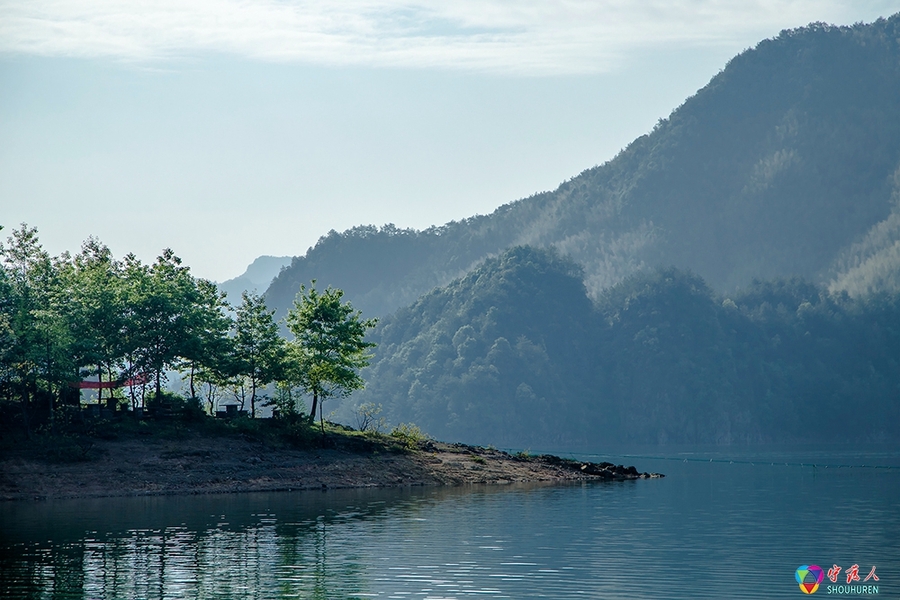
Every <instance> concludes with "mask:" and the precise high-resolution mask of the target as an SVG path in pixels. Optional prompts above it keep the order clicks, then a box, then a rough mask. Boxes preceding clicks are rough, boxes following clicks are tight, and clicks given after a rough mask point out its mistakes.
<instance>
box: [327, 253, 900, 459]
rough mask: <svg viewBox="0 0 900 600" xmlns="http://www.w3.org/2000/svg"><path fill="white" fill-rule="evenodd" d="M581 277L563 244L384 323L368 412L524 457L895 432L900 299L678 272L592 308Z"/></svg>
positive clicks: (654, 276)
mask: <svg viewBox="0 0 900 600" xmlns="http://www.w3.org/2000/svg"><path fill="white" fill-rule="evenodd" d="M582 277H583V275H582V271H581V269H580V267H579V266H578V265H576V264H575V263H574V262H572V261H570V260H568V259H566V258H561V257H560V256H559V255H558V254H556V253H555V252H554V251H548V250H540V249H535V248H530V247H516V248H513V249H511V250H509V251H508V252H506V253H504V254H502V255H501V256H500V257H498V258H495V259H489V260H488V261H486V262H485V263H484V264H483V265H482V266H480V267H479V268H477V269H475V270H473V271H472V272H470V273H468V274H467V275H466V276H465V277H463V278H461V279H458V280H456V281H454V282H452V283H451V284H450V285H448V286H446V287H445V288H442V289H437V290H434V291H432V292H431V293H429V294H427V295H425V296H423V297H422V298H420V299H419V300H418V301H416V302H415V303H414V304H412V305H411V306H409V307H407V308H403V309H401V310H400V311H398V312H397V313H396V314H395V315H392V316H391V317H388V318H386V319H384V320H383V321H382V322H381V324H380V326H379V327H378V328H377V330H376V331H375V332H374V335H373V337H372V339H373V341H375V342H376V343H377V344H378V347H377V351H376V357H375V359H374V360H373V364H372V366H371V367H370V368H369V369H367V370H365V371H364V372H363V376H364V377H366V378H367V379H368V380H369V386H368V387H367V389H366V390H364V391H362V392H361V393H360V394H359V396H358V397H357V400H358V402H367V403H375V404H381V405H383V407H384V410H385V412H386V414H387V416H388V418H389V420H391V421H393V422H399V421H408V420H412V421H415V422H416V423H417V424H419V425H420V426H421V427H422V428H423V429H424V430H426V431H428V432H429V433H430V434H432V435H436V436H438V437H439V438H447V439H460V440H463V441H469V442H475V443H491V444H495V445H503V446H513V447H529V446H533V447H547V446H557V447H575V446H584V447H596V445H597V444H598V443H610V442H617V443H623V442H624V443H629V442H630V443H642V444H643V443H650V444H658V443H718V444H730V443H753V442H771V441H816V442H822V441H828V442H833V441H860V440H865V441H885V440H897V439H900V295H898V294H896V293H893V294H889V293H880V294H874V295H869V296H866V297H864V298H853V297H851V296H849V295H847V294H846V293H830V292H828V291H827V290H826V289H824V288H821V287H819V286H816V285H814V284H812V283H809V282H806V281H804V280H802V279H798V278H791V279H778V280H771V281H765V282H761V281H755V282H753V283H751V284H750V285H749V286H748V287H747V288H745V289H744V290H742V291H739V292H737V293H734V294H729V295H728V296H722V295H719V294H717V293H716V292H714V291H712V290H711V289H710V287H709V286H707V284H706V283H705V282H704V281H703V279H701V278H700V277H699V276H697V275H695V274H693V273H691V272H688V271H683V270H680V269H676V268H671V267H670V268H661V269H655V270H649V271H645V272H641V273H639V274H636V275H633V276H631V277H628V278H626V279H625V280H623V281H622V282H620V283H618V284H616V285H615V286H612V287H611V288H608V289H607V290H606V291H605V292H604V293H603V294H602V296H601V297H600V298H599V299H598V301H597V302H592V301H591V300H590V298H589V297H588V294H587V290H586V288H585V286H584V283H583V280H582ZM344 410H345V418H348V419H349V415H350V412H351V411H352V407H351V406H349V405H348V406H345V407H344Z"/></svg>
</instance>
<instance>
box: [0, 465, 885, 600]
mask: <svg viewBox="0 0 900 600" xmlns="http://www.w3.org/2000/svg"><path fill="white" fill-rule="evenodd" d="M652 452H653V456H655V457H657V458H648V457H647V456H649V455H650V453H649V452H645V453H643V454H642V455H640V456H642V457H639V456H637V455H635V454H631V455H630V456H627V455H623V454H618V455H613V454H604V455H599V454H595V455H585V454H581V455H571V454H569V456H578V457H582V458H589V459H592V460H603V459H607V458H608V459H610V460H612V461H613V462H617V463H623V462H624V463H625V464H635V465H636V466H637V467H638V468H639V469H640V470H642V471H660V472H664V473H666V474H667V475H668V477H666V478H665V479H659V480H644V481H629V482H619V483H612V484H609V483H591V484H584V485H582V484H578V485H564V486H513V485H510V486H487V487H474V488H426V489H422V488H418V489H411V490H410V489H403V490H369V491H361V490H350V491H341V490H335V491H326V492H302V493H271V494H239V495H214V496H193V497H153V498H128V499H102V500H72V501H54V502H35V503H8V502H7V503H3V504H0V526H2V529H0V596H6V597H15V598H54V599H56V598H85V599H99V598H103V599H106V598H109V599H112V598H430V599H434V600H436V599H445V598H579V597H585V598H723V597H724V598H800V597H803V596H804V594H802V593H801V592H800V589H799V586H798V584H797V582H796V581H795V579H794V573H795V570H796V569H797V567H799V566H800V565H810V564H816V565H820V566H822V567H823V568H824V569H825V570H827V569H829V568H831V567H832V566H834V565H838V566H840V567H841V568H842V570H841V573H840V574H839V577H838V580H837V583H836V584H832V583H831V581H829V579H828V578H826V579H825V580H824V581H823V582H822V584H821V587H820V588H819V590H818V592H817V594H818V595H828V590H827V588H826V586H828V585H835V586H836V585H844V586H846V572H847V571H848V570H849V569H850V568H851V566H852V565H854V564H855V565H858V567H859V575H860V581H859V582H853V585H855V586H860V585H866V586H869V585H872V584H876V585H877V586H878V595H879V596H882V597H886V598H900V452H897V451H883V450H878V449H876V450H868V451H866V452H811V451H770V450H769V451H746V450H745V451H734V450H718V451H711V452H706V451H698V450H696V449H695V450H693V451H685V452H679V451H673V450H671V449H667V450H665V451H664V452H663V451H661V450H660V449H656V450H654V451H652ZM710 461H712V462H710ZM732 461H733V462H732ZM773 463H774V464H773ZM785 463H788V464H785ZM813 463H815V464H816V465H817V466H815V467H813V466H812V464H813ZM801 465H802V466H801ZM826 465H827V468H826ZM842 465H844V466H842ZM851 465H852V466H853V467H852V468H850V466H851ZM863 465H866V466H865V467H863ZM873 466H878V468H872V467H873ZM839 467H840V468H839ZM873 566H875V567H876V571H875V574H876V576H877V577H878V579H879V581H878V582H877V583H876V582H875V581H874V579H872V580H870V581H868V582H865V583H863V579H864V578H865V577H866V576H867V575H868V574H869V573H870V570H871V568H872V567H873ZM855 589H857V590H859V589H861V588H858V587H857V588H855ZM831 595H832V596H835V594H831ZM841 596H843V597H858V594H856V593H849V594H848V593H844V594H842V595H838V597H841Z"/></svg>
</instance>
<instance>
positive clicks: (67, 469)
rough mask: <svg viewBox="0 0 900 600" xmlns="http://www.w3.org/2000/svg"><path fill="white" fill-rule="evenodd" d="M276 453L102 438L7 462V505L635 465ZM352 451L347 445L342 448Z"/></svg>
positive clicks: (456, 447) (1, 475)
mask: <svg viewBox="0 0 900 600" xmlns="http://www.w3.org/2000/svg"><path fill="white" fill-rule="evenodd" d="M330 446H331V447H326V448H312V449H292V448H284V447H282V448H272V447H270V446H268V445H266V444H263V443H260V442H258V441H254V440H250V439H241V438H230V439H222V438H217V437H202V436H201V437H192V438H189V439H168V440H161V439H124V440H97V442H96V445H95V446H94V447H92V449H91V458H90V459H89V460H82V461H78V462H60V461H48V460H39V459H35V458H29V457H28V456H26V455H24V454H22V453H19V454H17V455H13V456H4V457H0V500H7V501H14V500H34V499H41V500H43V499H60V498H92V497H113V496H143V495H163V494H215V493H235V492H260V491H282V490H285V491H286V490H311V489H328V488H335V489H337V488H365V487H396V486H434V485H456V486H458V485H470V484H507V483H521V482H566V481H627V480H635V479H648V478H655V477H662V475H659V474H656V473H641V472H639V471H638V470H637V469H636V468H635V467H625V466H623V465H614V464H612V463H606V462H604V463H584V462H579V461H574V460H569V459H565V458H560V457H557V456H551V455H540V456H532V455H526V454H516V455H512V454H509V453H507V452H503V451H501V450H496V449H493V448H482V447H479V446H469V445H465V444H447V443H442V442H434V441H430V440H427V441H422V442H418V443H417V444H416V445H415V446H414V447H410V448H404V449H398V448H397V447H395V446H394V447H388V446H385V445H379V444H368V445H362V446H360V445H359V444H357V445H356V447H352V445H351V447H342V444H340V443H332V444H330ZM344 446H346V444H345V445H344Z"/></svg>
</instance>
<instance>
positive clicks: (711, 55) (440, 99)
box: [0, 0, 900, 280]
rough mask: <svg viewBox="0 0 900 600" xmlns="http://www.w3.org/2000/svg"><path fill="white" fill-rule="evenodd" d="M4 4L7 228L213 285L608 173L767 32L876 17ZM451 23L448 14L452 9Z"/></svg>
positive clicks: (623, 9) (676, 7)
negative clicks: (21, 226)
mask: <svg viewBox="0 0 900 600" xmlns="http://www.w3.org/2000/svg"><path fill="white" fill-rule="evenodd" d="M184 4H186V3H184V2H181V1H180V0H179V1H177V2H176V1H175V0H165V1H159V2H148V1H137V0H105V1H100V0H98V1H95V2H79V1H68V2H67V1H64V0H27V1H18V0H0V224H2V225H4V226H6V228H7V232H5V233H8V229H9V228H11V227H15V226H17V225H18V223H20V222H23V221H25V222H27V223H29V224H30V225H34V226H37V227H38V229H39V230H40V232H41V238H42V241H43V242H44V245H45V247H47V249H48V250H50V251H51V252H52V253H58V252H60V251H62V250H65V249H69V250H73V251H75V250H77V249H78V247H79V246H80V243H81V241H82V240H83V239H84V238H86V237H87V236H88V235H92V234H93V235H97V236H98V237H100V239H101V240H103V241H104V242H106V243H107V244H108V245H109V246H110V247H111V248H112V249H113V252H114V253H115V254H116V255H117V256H121V255H122V254H124V253H125V252H128V251H133V252H135V253H136V254H138V256H140V257H141V258H142V259H144V260H147V261H150V260H153V257H154V256H155V255H156V254H158V253H159V251H160V250H161V249H162V248H163V247H167V246H168V247H172V248H173V249H174V250H175V251H176V252H177V253H178V254H179V255H180V256H181V257H182V258H184V259H185V261H186V263H187V264H189V265H190V266H191V267H192V269H193V271H194V273H195V274H197V275H199V276H203V277H209V278H211V279H218V280H223V279H227V278H229V277H233V276H235V275H237V274H239V273H240V272H241V271H243V268H244V267H245V266H246V265H247V264H248V263H249V262H250V261H252V260H253V259H254V258H255V257H256V256H259V255H261V254H275V255H292V254H302V253H304V252H305V251H306V249H307V248H308V247H309V246H310V245H312V244H314V243H315V241H316V239H317V238H318V237H319V236H320V235H322V234H324V233H326V232H327V231H328V230H330V229H337V230H343V229H346V228H348V227H351V226H353V225H357V224H368V223H374V224H383V223H387V222H393V223H396V224H397V225H398V226H404V227H405V226H409V227H416V228H424V227H427V226H429V225H432V224H440V223H444V222H446V221H448V220H451V219H460V218H464V217H467V216H470V215H473V214H476V213H482V214H483V213H488V212H490V211H492V210H493V209H495V208H496V207H497V206H500V205H501V204H505V203H507V202H510V201H513V200H516V199H519V198H521V197H525V196H528V195H530V194H532V193H535V192H539V191H543V190H548V189H553V188H555V187H556V186H557V185H558V184H559V183H560V182H562V181H564V180H565V179H568V178H569V177H572V176H574V175H576V174H578V173H579V172H580V171H582V170H584V169H586V168H589V167H591V166H594V165H596V164H599V163H602V162H605V161H606V160H608V159H610V158H612V157H613V156H614V155H615V154H616V152H618V151H619V150H620V149H621V148H622V147H624V146H625V145H626V144H627V143H628V142H630V141H631V140H632V139H634V138H635V137H637V136H638V135H641V134H643V133H646V132H647V131H649V130H650V129H651V128H652V127H653V125H654V123H655V122H656V121H657V120H658V119H659V118H661V117H665V116H667V115H668V114H669V113H670V112H671V110H672V109H674V108H675V107H676V106H678V105H679V104H681V102H683V101H684V99H685V98H686V97H687V96H689V95H690V94H692V93H694V92H695V91H696V90H697V89H698V88H700V87H702V86H703V85H704V84H705V83H706V82H707V81H708V80H709V79H710V78H711V77H712V76H713V75H715V73H716V72H717V71H718V70H719V69H721V68H722V67H723V66H724V65H725V63H726V62H727V60H728V59H729V58H731V57H732V56H733V55H735V54H737V53H738V52H740V51H742V50H743V49H745V48H747V47H750V46H752V45H755V44H756V42H758V41H759V40H760V39H763V38H766V37H772V36H775V35H777V34H778V32H779V31H780V30H781V29H784V28H789V27H798V26H802V25H805V24H807V23H809V22H811V21H825V22H833V23H839V24H851V23H853V22H857V21H866V22H868V21H872V20H874V19H875V18H877V17H879V16H888V15H890V14H892V13H894V12H897V11H900V0H897V1H895V2H886V1H856V2H849V1H837V0H816V1H787V0H770V1H766V0H756V1H749V0H747V1H740V0H738V1H732V2H724V1H712V0H682V1H675V2H652V1H640V2H628V1H623V0H618V1H613V0H605V1H595V2H581V1H578V0H571V1H569V2H549V1H542V2H537V1H531V2H525V1H523V2H517V3H510V2H501V1H500V0H479V1H473V2H468V1H456V2H452V3H438V2H423V1H420V2H398V1H395V0H347V1H343V2H331V3H327V2H326V3H323V2H294V1H287V0H284V1H275V0H267V1H260V2H254V3H250V2H239V1H236V0H197V1H195V2H192V3H189V4H190V6H189V7H185V6H183V5H184ZM443 4H448V5H451V6H443Z"/></svg>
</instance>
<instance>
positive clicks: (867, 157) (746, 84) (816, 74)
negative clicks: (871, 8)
mask: <svg viewBox="0 0 900 600" xmlns="http://www.w3.org/2000/svg"><path fill="white" fill-rule="evenodd" d="M898 40H900V15H894V16H892V17H891V18H889V19H882V20H879V21H877V22H875V23H872V24H869V25H863V24H859V25H854V26H852V27H835V26H827V25H822V24H814V25H810V26H809V27H806V28H802V29H797V30H792V31H785V32H782V34H781V35H779V36H778V37H777V38H775V39H770V40H765V41H763V42H761V43H760V44H759V45H757V46H756V47H755V48H753V49H751V50H747V51H746V52H744V53H742V54H740V55H739V56H737V57H735V58H734V59H732V60H731V61H730V62H729V64H728V65H727V66H726V67H725V68H724V69H723V70H722V71H721V72H720V73H719V74H718V75H717V76H716V77H714V78H713V79H712V81H710V83H709V84H708V85H707V86H706V87H704V88H703V89H701V90H700V91H699V92H697V94H696V95H695V96H693V97H691V98H689V99H688V100H686V101H685V103H684V104H683V105H682V106H680V107H679V108H678V109H676V110H675V111H674V112H673V113H672V114H671V115H670V117H669V118H668V119H666V120H662V121H660V123H659V124H658V125H657V127H656V128H655V129H654V130H653V132H651V133H649V134H647V135H645V136H642V137H640V138H638V139H637V140H635V141H634V142H632V143H631V144H630V145H629V146H628V147H627V148H626V149H625V150H623V151H622V152H621V153H620V154H619V155H618V156H616V157H615V158H614V159H612V160H611V161H609V162H607V163H605V164H603V165H601V166H598V167H595V168H592V169H589V170H587V171H584V172H583V173H581V174H580V175H578V176H577V177H574V178H572V179H571V180H569V181H567V182H565V183H563V184H562V185H561V186H560V187H559V188H557V189H556V190H555V191H553V192H545V193H541V194H537V195H535V196H532V197H530V198H526V199H523V200H520V201H517V202H514V203H511V204H508V205H505V206H502V207H500V208H499V209H497V210H496V211H495V212H494V213H492V214H491V215H487V216H477V217H473V218H470V219H466V220H464V221H461V222H452V223H448V224H447V225H444V226H442V227H434V228H431V229H428V230H425V231H412V230H400V229H397V228H395V227H393V226H388V227H385V228H381V229H378V228H375V227H360V228H355V229H353V230H349V231H347V232H344V233H336V232H331V233H330V234H329V235H328V236H326V237H323V238H322V239H321V240H320V241H319V243H318V244H317V245H316V246H315V247H314V248H312V249H310V250H309V252H307V254H306V255H305V256H303V257H298V258H295V259H294V261H293V262H292V264H291V266H290V267H288V268H287V269H285V270H284V271H283V272H282V273H280V274H279V276H278V277H277V278H276V279H275V281H274V282H273V283H272V286H271V287H270V288H269V290H268V292H267V299H268V301H269V303H270V305H271V306H273V307H276V308H278V309H279V311H281V312H283V311H285V310H286V309H287V307H288V306H289V305H290V302H291V300H292V299H293V296H294V294H295V293H296V291H297V289H298V288H299V285H300V284H302V283H307V282H308V281H309V280H310V279H317V280H318V281H319V283H320V285H333V286H336V287H341V288H343V289H344V290H345V291H346V292H347V297H348V298H350V299H351V300H352V301H353V302H354V304H355V305H356V306H357V307H358V308H360V309H362V310H363V312H364V313H366V314H373V315H383V314H387V313H390V312H391V311H393V310H395V309H396V308H398V307H400V306H403V305H405V304H408V303H410V302H412V301H413V300H414V299H415V298H417V297H418V296H419V295H421V294H423V293H425V292H427V291H428V290H430V289H432V288H433V287H435V286H437V285H442V284H445V283H447V282H449V281H451V280H453V279H454V278H456V277H458V276H460V275H461V274H463V273H465V272H467V271H468V270H470V269H471V268H473V267H474V266H475V265H476V264H478V263H479V262H480V261H482V260H484V259H485V258H486V257H489V256H495V255H497V254H499V253H500V252H502V251H503V250H504V249H506V248H508V247H511V246H514V245H521V244H529V245H533V246H540V247H551V246H552V247H555V248H557V249H558V250H559V251H560V252H561V253H563V254H565V255H568V256H570V257H571V258H572V259H573V260H575V261H576V262H577V263H579V264H580V265H582V267H583V268H584V272H585V275H586V279H585V282H586V285H587V286H588V289H589V291H590V293H591V294H592V295H593V297H598V295H599V294H600V293H601V292H602V290H603V289H605V288H607V287H609V286H611V285H614V284H615V283H617V282H619V281H622V280H623V279H624V278H625V277H627V276H629V275H630V274H632V273H634V272H636V271H638V270H640V269H642V268H647V267H653V266H657V265H675V266H678V267H681V268H689V269H691V270H692V271H694V272H696V273H698V274H699V275H700V276H702V277H703V278H704V279H705V280H706V281H707V282H708V283H709V284H710V285H711V286H713V288H715V289H717V290H720V291H725V290H734V289H736V288H738V287H741V286H745V285H747V284H748V283H749V282H750V281H751V280H752V279H753V278H755V277H756V278H764V279H766V278H773V277H788V276H794V275H798V276H803V277H806V278H808V279H810V280H813V281H816V282H817V283H820V284H829V285H830V286H831V289H833V290H846V291H848V292H850V293H851V294H857V293H864V292H867V291H876V290H878V289H885V288H889V289H895V288H896V286H897V285H898V281H897V278H896V276H894V275H893V273H896V272H897V270H898V268H900V251H898V248H900V93H898V92H897V90H900V41H898ZM426 193H427V192H426Z"/></svg>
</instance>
